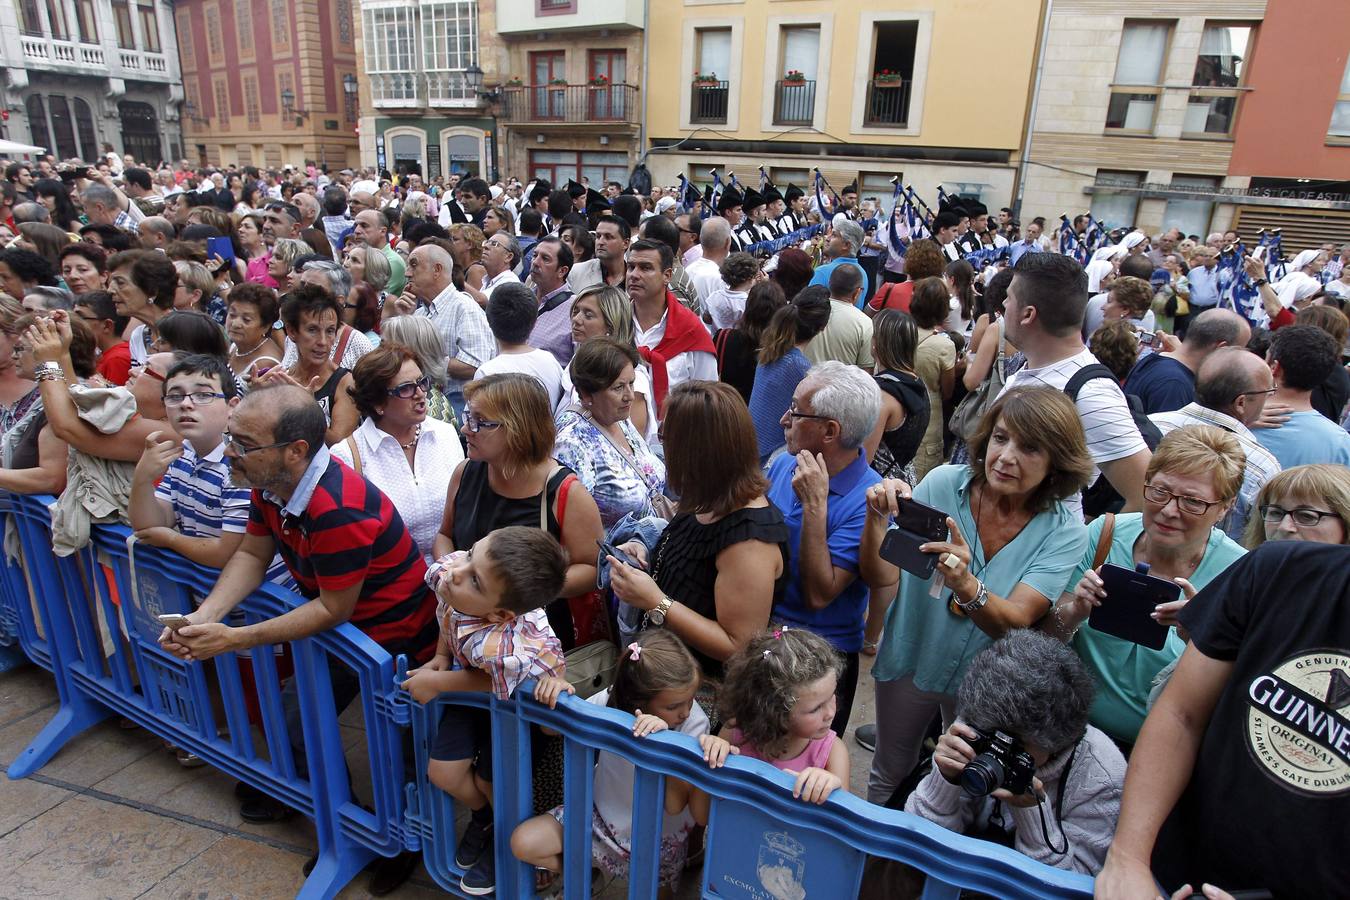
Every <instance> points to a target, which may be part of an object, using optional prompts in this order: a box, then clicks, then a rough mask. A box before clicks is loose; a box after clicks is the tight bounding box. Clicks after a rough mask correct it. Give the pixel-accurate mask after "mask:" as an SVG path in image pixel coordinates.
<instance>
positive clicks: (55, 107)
mask: <svg viewBox="0 0 1350 900" xmlns="http://www.w3.org/2000/svg"><path fill="white" fill-rule="evenodd" d="M47 106H48V107H49V109H50V111H51V117H52V136H53V137H54V138H56V151H55V152H56V158H57V159H70V158H71V157H72V156H79V155H80V151H79V150H77V149H76V147H75V127H74V125H73V123H72V122H71V121H70V104H68V103H67V102H66V98H65V97H63V96H61V95H60V94H52V95H51V96H50V97H48V98H47Z"/></svg>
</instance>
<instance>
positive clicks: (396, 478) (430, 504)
mask: <svg viewBox="0 0 1350 900" xmlns="http://www.w3.org/2000/svg"><path fill="white" fill-rule="evenodd" d="M349 440H354V441H355V442H356V446H357V449H358V450H359V451H360V454H361V474H362V475H364V476H365V477H366V478H367V479H369V480H370V482H371V484H373V485H375V486H376V487H377V488H379V489H380V490H381V491H383V492H384V493H385V495H386V496H387V497H388V498H389V499H390V501H391V502H393V504H394V507H395V508H396V509H397V510H398V514H399V516H400V517H401V518H402V519H403V524H404V525H406V526H408V533H409V534H411V535H412V538H413V540H414V541H416V542H417V549H418V550H420V551H421V552H422V558H423V559H424V560H426V561H427V564H428V565H429V564H431V563H432V562H434V561H435V557H434V555H433V553H432V544H433V542H434V541H435V539H436V532H438V531H440V529H441V518H442V516H443V515H444V514H445V495H446V492H447V491H448V489H449V487H450V476H451V475H453V474H454V472H455V469H456V468H458V467H459V464H460V463H461V462H463V461H464V447H463V445H462V444H460V442H459V435H458V434H456V433H455V427H454V426H453V425H451V424H450V423H448V422H442V421H440V420H438V419H433V418H430V417H428V418H427V419H425V420H424V421H423V422H422V434H421V436H420V437H419V438H418V439H417V454H416V455H415V456H414V457H413V464H412V466H409V465H408V457H407V456H406V455H404V453H403V448H402V447H400V446H399V445H398V441H397V440H396V439H395V438H394V436H393V435H391V434H387V433H385V432H383V431H381V430H380V428H379V426H377V425H376V424H375V420H374V419H366V420H365V421H364V422H362V423H361V427H359V428H357V429H356V431H355V432H353V433H352V437H351V438H350V439H349ZM329 450H330V451H331V452H332V454H333V455H334V456H336V457H337V458H338V459H340V460H342V461H343V462H345V463H346V464H347V465H349V466H352V468H356V467H355V466H354V465H352V446H351V443H349V441H338V442H337V443H336V444H334V445H333V446H332V447H330V448H329Z"/></svg>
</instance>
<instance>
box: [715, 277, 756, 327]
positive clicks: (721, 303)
mask: <svg viewBox="0 0 1350 900" xmlns="http://www.w3.org/2000/svg"><path fill="white" fill-rule="evenodd" d="M748 296H749V294H747V293H746V292H745V291H733V290H732V289H731V288H729V287H726V286H725V285H723V286H722V288H721V289H720V290H716V291H713V292H712V293H711V294H709V295H708V296H707V297H706V298H704V306H705V308H706V309H707V310H708V315H709V316H710V317H711V318H712V326H713V331H717V330H718V329H719V328H735V327H736V323H737V322H739V321H740V320H741V316H742V315H744V314H745V301H746V298H747V297H748Z"/></svg>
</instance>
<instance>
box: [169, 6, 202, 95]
mask: <svg viewBox="0 0 1350 900" xmlns="http://www.w3.org/2000/svg"><path fill="white" fill-rule="evenodd" d="M174 17H175V18H176V19H177V25H178V27H177V28H176V29H175V31H176V32H177V35H178V55H179V57H180V58H181V59H182V60H183V69H184V74H186V73H187V71H188V70H191V69H195V68H196V67H197V59H196V51H195V50H194V49H193V46H192V17H191V15H190V14H189V13H188V12H186V11H185V10H181V9H180V10H179V11H178V12H177V13H175V14H174ZM183 80H184V81H185V82H186V81H187V79H186V78H184V79H183Z"/></svg>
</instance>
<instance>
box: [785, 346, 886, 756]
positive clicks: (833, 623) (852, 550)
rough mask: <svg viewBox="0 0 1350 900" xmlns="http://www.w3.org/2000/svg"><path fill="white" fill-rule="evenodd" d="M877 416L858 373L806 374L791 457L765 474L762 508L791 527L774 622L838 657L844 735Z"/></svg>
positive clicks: (869, 384) (836, 725)
mask: <svg viewBox="0 0 1350 900" xmlns="http://www.w3.org/2000/svg"><path fill="white" fill-rule="evenodd" d="M880 413H881V392H880V391H879V390H878V389H877V384H876V381H874V380H873V379H872V377H871V376H870V375H868V374H866V373H865V372H863V371H862V370H861V369H859V368H857V367H856V366H850V365H845V364H844V363H842V362H837V361H833V360H832V361H829V362H823V363H820V364H819V365H816V366H812V367H811V369H810V371H808V372H807V373H806V377H805V378H803V379H802V381H801V384H799V385H797V390H796V391H795V392H794V393H793V395H792V405H791V406H790V407H788V409H787V410H785V411H784V413H783V419H782V424H783V434H784V437H785V439H786V440H787V449H788V452H787V453H785V454H783V455H782V456H780V457H779V458H778V459H777V460H775V461H774V462H773V464H772V465H770V466H769V473H768V474H769V500H770V501H771V502H772V503H773V504H774V505H775V506H777V507H778V509H779V511H780V512H781V513H782V514H783V519H784V520H785V521H786V523H787V527H788V555H789V560H788V563H789V576H790V577H789V579H788V585H787V592H786V595H785V596H784V597H783V600H782V602H780V603H779V604H778V605H777V606H776V607H775V608H774V611H773V618H774V620H775V621H777V622H782V623H784V624H786V625H789V626H795V627H800V628H805V629H807V630H809V631H813V632H815V633H816V634H819V635H820V636H821V637H823V638H825V639H826V640H828V641H829V642H830V644H831V645H832V646H833V647H834V648H835V649H836V650H838V651H839V652H840V653H842V654H843V655H844V658H845V661H846V665H845V670H844V674H843V677H841V678H840V679H839V705H838V708H837V712H836V713H835V717H834V722H833V723H832V724H831V726H830V727H831V728H832V729H833V730H834V732H835V733H836V734H839V735H841V736H842V735H843V733H844V729H845V728H846V727H847V726H848V717H849V713H850V712H851V711H852V709H853V695H854V692H855V691H856V690H857V687H858V652H859V651H860V650H861V649H862V641H863V625H864V623H865V619H866V615H867V585H866V584H864V583H863V582H862V581H860V580H859V578H858V547H859V545H860V544H861V543H862V531H863V525H864V524H865V523H866V521H867V497H866V494H867V489H868V488H869V487H871V486H872V485H874V484H876V483H877V482H878V481H880V480H881V478H880V476H879V475H877V474H876V473H875V472H873V471H872V469H871V468H870V467H869V466H868V465H867V457H866V455H865V454H864V452H863V450H862V444H863V441H864V440H865V439H866V438H867V436H868V435H869V434H871V433H872V429H873V427H875V425H876V421H877V416H878V415H880Z"/></svg>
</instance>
